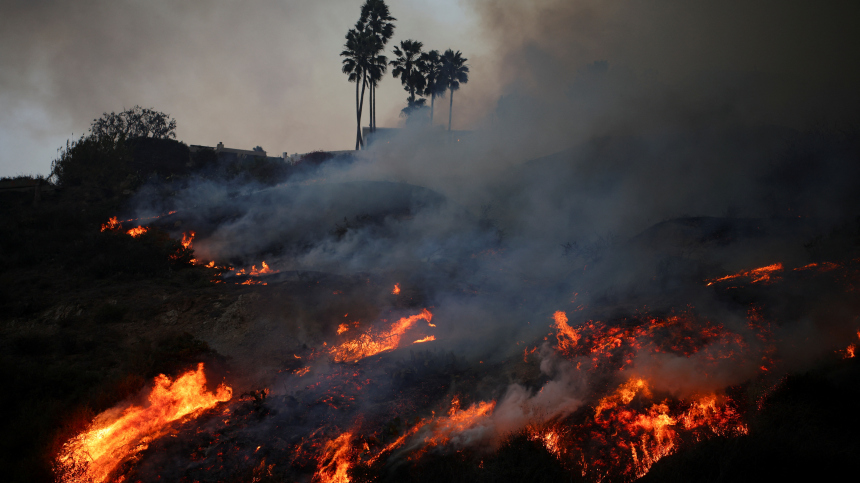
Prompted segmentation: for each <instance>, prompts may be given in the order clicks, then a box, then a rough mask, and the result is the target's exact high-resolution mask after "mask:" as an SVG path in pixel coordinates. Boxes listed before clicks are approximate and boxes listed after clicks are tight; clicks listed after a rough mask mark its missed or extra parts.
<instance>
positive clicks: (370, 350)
mask: <svg viewBox="0 0 860 483" xmlns="http://www.w3.org/2000/svg"><path fill="white" fill-rule="evenodd" d="M432 319H433V314H431V313H430V311H429V310H427V309H424V310H422V311H421V313H419V314H415V315H411V316H409V317H403V318H401V319H400V320H398V321H397V322H395V323H394V324H393V325H392V326H391V328H390V329H389V330H387V331H383V332H381V333H378V334H374V333H373V332H371V331H368V332H365V333H363V334H361V335H360V336H359V337H358V338H356V339H353V340H349V341H346V342H344V343H343V344H340V345H338V346H334V347H332V348H331V351H330V354H331V355H332V357H333V358H334V360H335V361H336V362H355V361H358V360H360V359H364V358H365V357H370V356H372V355H375V354H379V353H380V352H387V351H391V350H394V349H397V348H398V347H399V346H400V339H402V338H403V336H404V335H405V334H406V332H407V331H408V330H409V329H411V328H412V327H413V326H414V325H415V323H416V322H418V321H419V320H424V321H426V322H427V323H428V324H429V323H430V321H431V320H432Z"/></svg>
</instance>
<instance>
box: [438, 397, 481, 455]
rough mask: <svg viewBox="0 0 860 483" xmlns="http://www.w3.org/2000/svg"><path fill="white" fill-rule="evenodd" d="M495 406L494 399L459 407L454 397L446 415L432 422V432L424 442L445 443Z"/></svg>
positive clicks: (474, 424)
mask: <svg viewBox="0 0 860 483" xmlns="http://www.w3.org/2000/svg"><path fill="white" fill-rule="evenodd" d="M495 408H496V401H481V402H479V403H478V404H473V405H471V406H469V408H468V409H460V400H459V399H458V398H456V397H455V398H454V400H453V401H451V410H450V411H449V412H448V417H447V418H440V419H438V420H436V421H435V422H434V424H433V433H432V434H431V435H430V436H427V437H426V438H425V439H424V442H425V443H426V444H428V445H431V446H439V445H443V444H447V443H448V442H449V441H450V440H451V437H452V435H454V434H455V433H462V432H463V431H466V430H467V429H471V428H474V427H475V426H477V425H478V424H480V423H481V421H483V420H484V419H485V418H486V417H487V416H489V415H490V414H492V412H493V409H495Z"/></svg>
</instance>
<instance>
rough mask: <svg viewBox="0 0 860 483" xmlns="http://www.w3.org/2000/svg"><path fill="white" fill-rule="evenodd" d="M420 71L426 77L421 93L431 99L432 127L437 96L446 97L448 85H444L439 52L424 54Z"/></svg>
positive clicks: (433, 51)
mask: <svg viewBox="0 0 860 483" xmlns="http://www.w3.org/2000/svg"><path fill="white" fill-rule="evenodd" d="M419 60H420V63H421V65H420V69H421V73H422V74H423V75H424V91H423V92H422V93H421V94H422V95H424V96H425V97H427V96H429V97H430V125H431V126H432V125H433V107H434V104H435V102H436V96H443V95H445V89H446V88H447V86H446V85H444V84H443V83H442V56H440V55H439V51H438V50H431V51H430V52H424V53H422V54H421V57H420V59H419Z"/></svg>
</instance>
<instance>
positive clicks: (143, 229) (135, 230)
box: [102, 226, 149, 238]
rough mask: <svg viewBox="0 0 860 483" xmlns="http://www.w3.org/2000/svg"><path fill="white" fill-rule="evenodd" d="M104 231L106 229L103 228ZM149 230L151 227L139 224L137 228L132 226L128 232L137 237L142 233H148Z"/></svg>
mask: <svg viewBox="0 0 860 483" xmlns="http://www.w3.org/2000/svg"><path fill="white" fill-rule="evenodd" d="M102 231H104V230H102ZM147 231H149V228H146V227H143V226H138V227H137V228H132V229H131V230H128V231H127V232H126V233H127V234H129V235H131V237H132V238H137V237H139V236H140V235H143V234H144V233H146V232H147Z"/></svg>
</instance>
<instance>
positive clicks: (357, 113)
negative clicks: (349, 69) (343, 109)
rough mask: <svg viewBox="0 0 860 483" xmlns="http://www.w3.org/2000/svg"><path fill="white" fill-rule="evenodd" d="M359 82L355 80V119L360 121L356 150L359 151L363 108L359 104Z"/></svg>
mask: <svg viewBox="0 0 860 483" xmlns="http://www.w3.org/2000/svg"><path fill="white" fill-rule="evenodd" d="M358 82H359V79H356V80H355V120H356V123H358V134H359V135H358V136H356V138H355V150H356V151H358V148H359V147H360V144H359V143H360V142H361V141H360V140H361V110H360V108H359V105H358Z"/></svg>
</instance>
